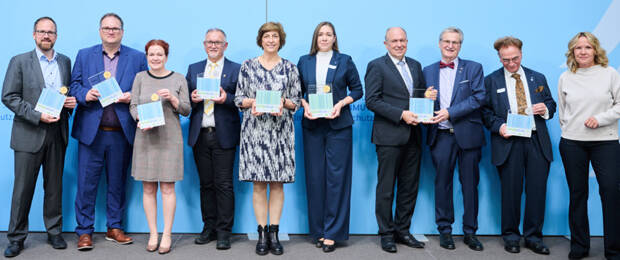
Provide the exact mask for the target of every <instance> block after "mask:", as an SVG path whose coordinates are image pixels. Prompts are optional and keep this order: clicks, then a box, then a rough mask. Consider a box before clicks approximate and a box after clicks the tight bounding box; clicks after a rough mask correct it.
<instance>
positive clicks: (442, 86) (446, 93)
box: [438, 58, 459, 129]
mask: <svg viewBox="0 0 620 260" xmlns="http://www.w3.org/2000/svg"><path fill="white" fill-rule="evenodd" d="M444 62H445V61H444ZM452 62H454V68H450V67H444V68H440V69H439V93H440V94H439V109H448V108H449V107H450V102H452V91H453V90H454V81H455V80H456V70H457V69H458V68H459V58H456V59H454V60H453V61H452ZM438 127H439V129H450V128H452V123H450V120H446V121H443V122H440V123H439V126H438Z"/></svg>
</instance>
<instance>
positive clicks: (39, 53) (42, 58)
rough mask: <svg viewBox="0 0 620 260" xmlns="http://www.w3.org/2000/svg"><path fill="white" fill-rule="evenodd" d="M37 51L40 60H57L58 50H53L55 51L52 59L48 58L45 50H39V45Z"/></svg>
mask: <svg viewBox="0 0 620 260" xmlns="http://www.w3.org/2000/svg"><path fill="white" fill-rule="evenodd" d="M35 51H36V53H37V58H39V60H40V61H47V62H52V61H55V60H56V59H57V58H58V56H57V55H56V51H54V50H52V51H53V52H54V54H53V55H52V59H51V60H48V59H47V56H45V54H43V52H42V51H41V50H39V47H38V46H37V47H36V48H35Z"/></svg>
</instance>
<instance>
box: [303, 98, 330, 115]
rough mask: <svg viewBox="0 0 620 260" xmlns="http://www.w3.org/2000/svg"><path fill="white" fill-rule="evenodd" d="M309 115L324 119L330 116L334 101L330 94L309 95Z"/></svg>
mask: <svg viewBox="0 0 620 260" xmlns="http://www.w3.org/2000/svg"><path fill="white" fill-rule="evenodd" d="M308 99H309V101H310V113H312V116H313V117H326V116H330V115H331V114H332V110H333V109H334V99H333V98H332V93H327V94H310V95H308Z"/></svg>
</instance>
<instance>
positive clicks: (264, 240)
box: [255, 225, 269, 255]
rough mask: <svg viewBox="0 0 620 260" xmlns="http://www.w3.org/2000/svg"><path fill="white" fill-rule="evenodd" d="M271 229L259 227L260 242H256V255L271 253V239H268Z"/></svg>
mask: <svg viewBox="0 0 620 260" xmlns="http://www.w3.org/2000/svg"><path fill="white" fill-rule="evenodd" d="M267 232H269V227H267V226H264V227H263V226H261V225H258V241H257V242H256V251H255V252H256V254H257V255H266V254H268V253H269V238H268V237H267Z"/></svg>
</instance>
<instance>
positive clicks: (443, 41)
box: [441, 40, 461, 46]
mask: <svg viewBox="0 0 620 260" xmlns="http://www.w3.org/2000/svg"><path fill="white" fill-rule="evenodd" d="M441 42H442V43H443V44H445V45H450V44H452V45H454V46H457V45H461V42H457V41H448V40H442V41H441Z"/></svg>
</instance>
